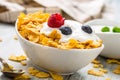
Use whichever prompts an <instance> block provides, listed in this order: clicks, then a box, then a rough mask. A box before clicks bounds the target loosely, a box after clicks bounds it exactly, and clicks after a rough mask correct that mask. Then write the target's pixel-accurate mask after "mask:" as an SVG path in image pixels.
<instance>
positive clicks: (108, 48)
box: [85, 19, 120, 59]
mask: <svg viewBox="0 0 120 80" xmlns="http://www.w3.org/2000/svg"><path fill="white" fill-rule="evenodd" d="M85 24H86V25H90V26H91V27H92V29H93V30H94V31H95V33H96V34H97V35H98V36H99V37H100V38H101V39H102V40H103V43H104V45H105V48H104V49H103V51H102V52H101V54H100V55H102V56H104V57H108V58H115V59H120V33H113V32H112V28H113V27H114V26H118V27H120V23H119V22H115V21H111V20H105V19H95V20H92V21H89V22H87V23H85ZM104 26H109V27H110V29H111V31H110V32H101V28H103V27H104Z"/></svg>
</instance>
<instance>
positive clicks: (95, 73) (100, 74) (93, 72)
mask: <svg viewBox="0 0 120 80" xmlns="http://www.w3.org/2000/svg"><path fill="white" fill-rule="evenodd" d="M88 74H90V75H94V76H103V74H104V73H103V72H101V71H95V70H93V69H90V70H88Z"/></svg>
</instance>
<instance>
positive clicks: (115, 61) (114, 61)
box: [107, 59, 120, 64]
mask: <svg viewBox="0 0 120 80" xmlns="http://www.w3.org/2000/svg"><path fill="white" fill-rule="evenodd" d="M107 63H108V64H112V63H114V64H120V61H118V60H116V59H107Z"/></svg>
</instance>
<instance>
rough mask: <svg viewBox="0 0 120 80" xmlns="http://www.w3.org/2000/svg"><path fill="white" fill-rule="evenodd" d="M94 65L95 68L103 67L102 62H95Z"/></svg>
mask: <svg viewBox="0 0 120 80" xmlns="http://www.w3.org/2000/svg"><path fill="white" fill-rule="evenodd" d="M93 67H94V68H103V65H102V64H93Z"/></svg>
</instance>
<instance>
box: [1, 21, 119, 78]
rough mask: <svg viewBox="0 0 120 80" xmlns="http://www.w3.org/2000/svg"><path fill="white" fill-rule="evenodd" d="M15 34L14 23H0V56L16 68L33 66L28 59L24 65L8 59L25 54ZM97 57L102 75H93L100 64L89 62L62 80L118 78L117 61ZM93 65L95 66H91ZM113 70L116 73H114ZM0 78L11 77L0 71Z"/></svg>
mask: <svg viewBox="0 0 120 80" xmlns="http://www.w3.org/2000/svg"><path fill="white" fill-rule="evenodd" d="M15 35H16V33H15V26H14V25H12V24H4V23H0V57H2V58H4V59H5V60H6V61H7V62H8V63H9V64H10V65H12V66H14V67H15V68H17V69H24V70H27V69H28V67H34V65H33V64H32V63H31V62H30V61H29V60H27V61H26V64H25V63H24V62H23V63H22V64H23V65H24V64H25V66H23V65H21V64H20V63H19V62H13V61H10V60H8V58H9V57H10V55H16V56H19V55H25V54H24V51H23V50H22V48H21V46H20V44H19V42H18V40H17V37H16V36H15ZM97 59H98V60H99V61H100V64H102V65H103V66H101V67H104V69H105V70H106V71H105V70H102V69H101V71H103V72H104V73H101V74H102V76H101V75H100V74H97V76H95V75H96V73H95V71H98V69H99V68H100V65H97V64H92V63H90V64H88V65H87V66H86V67H84V68H83V69H81V70H79V71H78V72H76V73H74V74H72V75H68V76H63V78H64V80H120V68H119V67H118V69H116V70H114V69H115V68H116V67H117V66H118V65H119V61H116V60H112V61H111V60H108V63H112V62H113V63H115V64H108V63H107V62H106V61H107V59H106V58H103V57H101V56H99V57H98V58H97ZM93 66H94V67H96V68H93ZM0 69H1V64H0ZM113 70H114V71H115V72H116V73H118V74H114V73H113ZM88 71H89V74H88ZM91 74H92V75H91ZM0 80H13V79H9V78H7V77H5V76H4V75H2V73H1V72H0ZM31 80H53V79H52V78H36V77H33V76H32V77H31Z"/></svg>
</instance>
